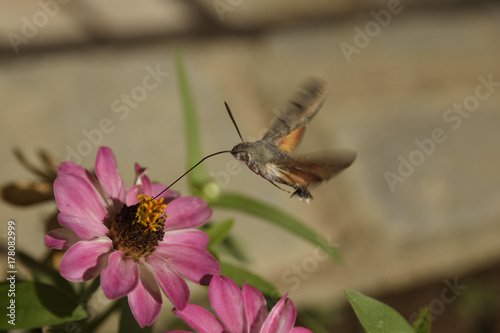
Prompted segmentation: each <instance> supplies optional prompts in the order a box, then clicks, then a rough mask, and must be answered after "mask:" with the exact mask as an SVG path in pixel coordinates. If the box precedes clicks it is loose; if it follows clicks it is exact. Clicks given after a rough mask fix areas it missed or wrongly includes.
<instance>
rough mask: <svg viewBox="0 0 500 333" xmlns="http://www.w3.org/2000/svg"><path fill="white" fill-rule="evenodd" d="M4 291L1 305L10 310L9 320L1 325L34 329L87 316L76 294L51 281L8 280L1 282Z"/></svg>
mask: <svg viewBox="0 0 500 333" xmlns="http://www.w3.org/2000/svg"><path fill="white" fill-rule="evenodd" d="M12 293H14V294H12ZM0 295H2V297H1V298H0V299H1V301H0V304H1V305H0V306H1V308H2V309H7V311H8V312H7V320H3V319H2V320H0V329H31V328H36V327H42V326H49V325H57V324H61V323H65V322H70V321H77V320H81V319H85V318H87V314H86V313H85V310H84V309H83V307H81V306H80V305H78V303H77V302H76V301H75V300H74V299H73V298H71V297H69V296H68V295H67V294H65V293H63V292H62V291H60V290H59V289H57V288H56V287H53V286H51V285H48V284H43V283H39V282H33V281H15V284H14V285H11V283H10V282H9V280H7V282H3V283H1V284H0ZM4 295H5V296H7V297H5V296H4ZM9 306H10V307H11V308H12V309H9V308H8V307H9ZM10 314H12V315H10ZM11 320H14V321H13V322H14V323H15V326H14V325H12V324H11V323H13V322H12V321H11ZM9 321H11V323H9Z"/></svg>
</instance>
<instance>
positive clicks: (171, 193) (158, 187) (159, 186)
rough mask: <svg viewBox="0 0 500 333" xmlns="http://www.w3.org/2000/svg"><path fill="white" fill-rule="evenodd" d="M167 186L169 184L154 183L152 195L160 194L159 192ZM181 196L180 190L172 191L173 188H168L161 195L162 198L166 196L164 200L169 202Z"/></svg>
mask: <svg viewBox="0 0 500 333" xmlns="http://www.w3.org/2000/svg"><path fill="white" fill-rule="evenodd" d="M166 187H167V185H164V184H153V189H152V192H151V195H153V196H156V195H158V193H160V192H161V191H163V190H164V189H165V188H166ZM180 196H181V195H180V193H179V192H176V191H172V190H171V189H168V190H166V191H165V192H163V193H162V194H161V195H160V198H165V201H164V202H165V203H167V204H168V203H170V202H172V201H173V200H174V199H177V198H178V197H180Z"/></svg>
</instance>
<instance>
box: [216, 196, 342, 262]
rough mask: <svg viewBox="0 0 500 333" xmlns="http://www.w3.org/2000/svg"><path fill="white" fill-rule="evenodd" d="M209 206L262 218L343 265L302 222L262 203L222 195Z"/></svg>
mask: <svg viewBox="0 0 500 333" xmlns="http://www.w3.org/2000/svg"><path fill="white" fill-rule="evenodd" d="M210 205H211V206H212V207H220V208H228V209H234V210H239V211H242V212H245V213H248V214H252V215H255V216H258V217H260V218H263V219H265V220H267V221H269V222H272V223H274V224H276V225H278V226H280V227H282V228H283V229H286V230H288V231H290V232H291V233H293V234H295V235H297V236H299V237H301V238H303V239H305V240H307V241H309V242H310V243H312V244H314V245H317V246H319V247H320V248H322V249H323V250H324V251H325V252H326V253H328V254H329V255H330V256H332V257H333V258H334V259H335V260H337V262H339V263H344V260H343V259H342V256H341V255H340V253H339V252H338V251H337V250H336V249H335V248H333V247H332V246H330V245H329V244H328V242H327V241H326V240H325V239H323V238H322V237H321V236H319V235H318V234H317V233H316V232H314V231H313V230H312V229H310V228H309V227H307V226H306V225H305V224H304V223H303V222H301V221H300V220H298V219H296V218H295V217H293V216H291V215H289V214H287V213H285V212H283V211H282V210H280V209H278V208H275V207H273V206H270V205H268V204H266V203H264V202H262V201H257V200H255V199H252V198H249V197H246V196H243V195H241V194H236V193H229V194H228V193H225V194H224V193H223V194H221V195H220V196H219V197H217V198H216V199H214V200H213V201H210Z"/></svg>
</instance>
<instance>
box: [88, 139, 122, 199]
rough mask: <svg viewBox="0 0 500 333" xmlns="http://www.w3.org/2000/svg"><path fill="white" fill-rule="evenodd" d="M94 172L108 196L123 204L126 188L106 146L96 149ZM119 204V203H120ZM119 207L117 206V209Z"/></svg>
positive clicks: (113, 158) (113, 156) (111, 152)
mask: <svg viewBox="0 0 500 333" xmlns="http://www.w3.org/2000/svg"><path fill="white" fill-rule="evenodd" d="M95 173H96V175H97V178H99V181H100V182H101V184H102V186H103V187H104V189H105V190H106V192H107V193H108V195H109V197H110V198H111V199H115V200H113V202H115V203H116V204H117V205H118V203H121V204H123V202H124V201H125V194H126V193H127V191H126V190H127V189H126V188H125V183H124V182H123V179H122V176H121V175H120V173H118V166H117V164H116V158H115V155H114V154H113V151H112V150H111V149H110V148H108V147H101V148H99V150H98V151H97V157H96V160H95ZM120 206H121V205H120ZM119 208H121V207H119V206H118V207H117V209H119Z"/></svg>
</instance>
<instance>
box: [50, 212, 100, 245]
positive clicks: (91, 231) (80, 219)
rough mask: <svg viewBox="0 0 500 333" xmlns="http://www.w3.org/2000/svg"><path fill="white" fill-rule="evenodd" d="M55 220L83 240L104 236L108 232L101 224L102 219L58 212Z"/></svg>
mask: <svg viewBox="0 0 500 333" xmlns="http://www.w3.org/2000/svg"><path fill="white" fill-rule="evenodd" d="M57 220H58V221H59V224H60V225H62V226H63V227H66V228H68V229H70V230H72V231H73V232H74V233H75V234H76V235H77V236H78V237H80V239H83V240H91V239H93V238H95V237H104V236H106V235H107V234H108V232H109V230H108V228H107V227H106V226H105V225H104V224H103V221H98V220H94V219H90V218H87V217H84V216H75V215H71V214H66V213H59V214H58V215H57Z"/></svg>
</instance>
